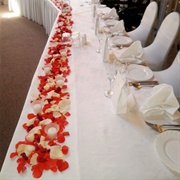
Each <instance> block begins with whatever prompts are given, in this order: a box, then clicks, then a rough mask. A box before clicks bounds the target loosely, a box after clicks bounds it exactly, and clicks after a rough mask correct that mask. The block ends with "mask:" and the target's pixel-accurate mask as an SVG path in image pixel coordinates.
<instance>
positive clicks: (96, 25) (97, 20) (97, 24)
mask: <svg viewBox="0 0 180 180" xmlns="http://www.w3.org/2000/svg"><path fill="white" fill-rule="evenodd" d="M98 26H99V18H98V17H96V19H95V26H94V30H95V35H97V29H98Z"/></svg>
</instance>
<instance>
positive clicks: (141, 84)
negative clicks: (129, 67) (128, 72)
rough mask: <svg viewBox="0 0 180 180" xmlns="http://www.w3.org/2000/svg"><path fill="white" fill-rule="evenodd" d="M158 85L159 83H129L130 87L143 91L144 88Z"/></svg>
mask: <svg viewBox="0 0 180 180" xmlns="http://www.w3.org/2000/svg"><path fill="white" fill-rule="evenodd" d="M158 84H159V83H158V81H143V82H129V86H134V87H135V88H136V89H141V88H142V87H153V86H155V85H158Z"/></svg>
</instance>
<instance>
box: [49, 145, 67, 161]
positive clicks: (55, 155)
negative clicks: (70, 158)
mask: <svg viewBox="0 0 180 180" xmlns="http://www.w3.org/2000/svg"><path fill="white" fill-rule="evenodd" d="M63 156H64V155H63V153H62V151H61V147H60V146H51V147H50V158H51V159H62V158H63Z"/></svg>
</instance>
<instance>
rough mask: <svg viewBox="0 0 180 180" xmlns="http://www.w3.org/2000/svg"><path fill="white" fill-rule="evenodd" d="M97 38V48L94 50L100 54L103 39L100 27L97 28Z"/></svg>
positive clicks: (102, 29)
mask: <svg viewBox="0 0 180 180" xmlns="http://www.w3.org/2000/svg"><path fill="white" fill-rule="evenodd" d="M96 35H97V38H98V41H99V48H98V49H97V50H96V52H97V53H100V52H101V50H102V49H101V47H102V42H103V38H104V28H103V27H102V26H98V27H97V34H96Z"/></svg>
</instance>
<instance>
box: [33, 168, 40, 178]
mask: <svg viewBox="0 0 180 180" xmlns="http://www.w3.org/2000/svg"><path fill="white" fill-rule="evenodd" d="M41 176H42V171H41V170H39V169H38V168H34V169H33V177H34V178H40V177H41Z"/></svg>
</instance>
